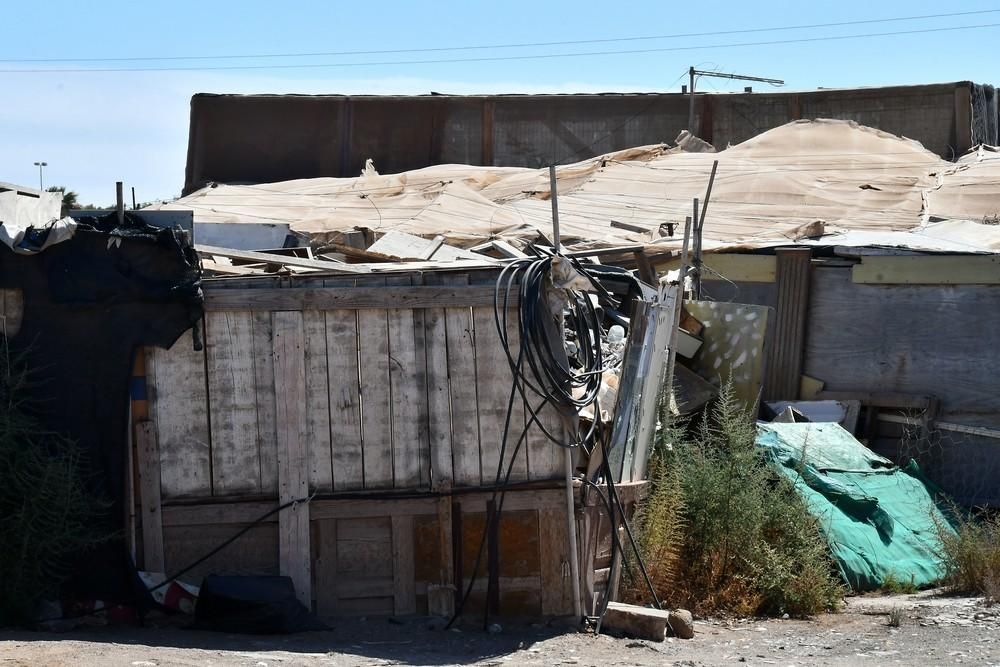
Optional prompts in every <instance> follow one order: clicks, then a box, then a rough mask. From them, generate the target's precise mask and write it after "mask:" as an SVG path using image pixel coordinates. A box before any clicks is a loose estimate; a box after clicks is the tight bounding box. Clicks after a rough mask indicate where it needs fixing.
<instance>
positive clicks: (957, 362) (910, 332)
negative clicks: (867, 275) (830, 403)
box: [803, 268, 1000, 418]
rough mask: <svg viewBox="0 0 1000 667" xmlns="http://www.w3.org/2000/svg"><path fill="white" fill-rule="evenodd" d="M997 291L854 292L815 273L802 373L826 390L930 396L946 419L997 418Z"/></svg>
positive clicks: (846, 279)
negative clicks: (952, 415) (955, 415)
mask: <svg viewBox="0 0 1000 667" xmlns="http://www.w3.org/2000/svg"><path fill="white" fill-rule="evenodd" d="M998 331H1000V289H998V288H997V287H989V286H978V285H962V286H951V285H941V286H909V285H892V286H887V285H861V284H855V283H853V282H852V281H851V271H850V269H847V268H816V269H814V271H813V284H812V289H811V293H810V306H809V330H808V333H807V336H806V353H805V367H804V370H803V372H804V373H806V374H807V375H810V376H812V377H815V378H818V379H820V380H822V381H823V382H825V383H826V389H827V390H830V391H851V390H854V391H868V392H902V393H911V394H930V395H934V396H937V397H938V398H940V400H941V408H940V409H941V414H942V418H944V416H945V415H947V414H950V413H973V414H981V415H994V416H995V415H998V414H1000V393H998V392H997V391H996V386H997V380H996V369H998V368H1000V342H997V341H996V338H997V334H996V332H998Z"/></svg>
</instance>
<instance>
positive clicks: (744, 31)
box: [0, 9, 1000, 63]
mask: <svg viewBox="0 0 1000 667" xmlns="http://www.w3.org/2000/svg"><path fill="white" fill-rule="evenodd" d="M997 12H1000V9H982V10H977V11H968V12H947V13H943V14H920V15H916V16H896V17H891V18H884V19H862V20H857V21H838V22H835V23H810V24H803V25H787V26H775V27H769V28H742V29H738V30H717V31H712V32H689V33H681V34H676V35H644V36H633V37H609V38H604V39H576V40H568V41H559V42H521V43H514V44H487V45H469V46H436V47H425V48H416V49H384V50H378V51H318V52H311V53H309V52H306V53H255V54H226V55H216V56H209V55H198V56H124V57H118V58H0V62H4V63H83V62H94V63H96V62H150V61H184V60H187V61H191V60H237V59H255V58H317V57H327V56H371V55H386V54H396V53H441V52H449V51H478V50H485V49H522V48H529V47H539V46H574V45H580V44H608V43H613V42H639V41H655V40H663V39H685V38H689V37H715V36H719V35H743V34H750V33H760V32H780V31H786V30H809V29H815V28H836V27H843V26H852V25H867V24H877V23H899V22H903V21H921V20H926V19H938V18H953V17H957V16H975V15H982V14H995V13H997Z"/></svg>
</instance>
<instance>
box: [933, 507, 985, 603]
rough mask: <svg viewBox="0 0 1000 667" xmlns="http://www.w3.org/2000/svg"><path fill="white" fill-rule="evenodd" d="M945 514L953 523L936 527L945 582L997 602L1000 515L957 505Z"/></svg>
mask: <svg viewBox="0 0 1000 667" xmlns="http://www.w3.org/2000/svg"><path fill="white" fill-rule="evenodd" d="M948 514H949V515H950V517H951V519H952V524H953V525H952V526H939V527H938V534H939V535H940V536H941V544H942V548H943V551H944V553H943V554H942V556H943V560H944V564H945V581H946V583H947V584H949V585H950V586H951V587H953V588H954V589H955V591H956V592H961V593H970V594H973V595H983V596H985V597H986V598H987V600H989V601H991V602H1000V514H995V513H994V514H990V513H987V512H986V511H974V512H972V513H964V512H961V511H959V510H958V509H956V508H952V509H951V511H950V512H949V513H948ZM952 528H953V529H952Z"/></svg>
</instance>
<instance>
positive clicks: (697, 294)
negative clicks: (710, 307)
mask: <svg viewBox="0 0 1000 667" xmlns="http://www.w3.org/2000/svg"><path fill="white" fill-rule="evenodd" d="M692 213H693V214H692V216H691V225H692V227H694V229H693V230H692V234H691V242H692V243H691V244H692V246H693V252H692V254H693V255H694V258H693V259H692V260H691V264H692V265H694V285H693V288H692V290H691V291H692V292H693V293H694V298H695V299H696V300H697V299H700V298H701V226H700V224H699V220H700V219H701V218H700V216H699V215H698V198H697V197H695V198H694V202H693V211H692Z"/></svg>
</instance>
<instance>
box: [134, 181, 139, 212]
mask: <svg viewBox="0 0 1000 667" xmlns="http://www.w3.org/2000/svg"><path fill="white" fill-rule="evenodd" d="M138 208H139V207H138V206H137V205H136V203H135V186H134V185H133V186H132V210H133V211H135V210H137V209H138Z"/></svg>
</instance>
